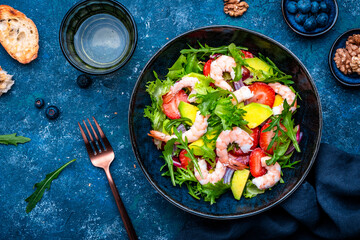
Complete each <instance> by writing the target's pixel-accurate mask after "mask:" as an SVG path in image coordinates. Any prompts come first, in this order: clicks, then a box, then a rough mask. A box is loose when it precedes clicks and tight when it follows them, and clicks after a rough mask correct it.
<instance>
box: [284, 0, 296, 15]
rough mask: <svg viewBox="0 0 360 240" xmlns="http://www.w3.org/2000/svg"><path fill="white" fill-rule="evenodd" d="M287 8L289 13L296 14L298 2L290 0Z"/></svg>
mask: <svg viewBox="0 0 360 240" xmlns="http://www.w3.org/2000/svg"><path fill="white" fill-rule="evenodd" d="M286 10H287V11H288V12H289V13H292V14H295V13H296V12H297V10H298V9H297V6H296V2H294V1H290V2H288V3H287V4H286Z"/></svg>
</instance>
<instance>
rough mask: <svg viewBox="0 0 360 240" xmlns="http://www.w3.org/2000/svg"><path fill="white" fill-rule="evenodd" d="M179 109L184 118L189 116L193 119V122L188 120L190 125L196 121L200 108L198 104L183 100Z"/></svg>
mask: <svg viewBox="0 0 360 240" xmlns="http://www.w3.org/2000/svg"><path fill="white" fill-rule="evenodd" d="M179 111H180V115H181V117H182V118H188V119H190V120H191V123H188V122H186V123H187V124H188V125H190V126H192V125H193V123H194V122H195V118H196V113H197V112H198V111H199V108H197V107H196V106H194V105H192V104H190V103H186V102H183V101H181V102H180V104H179Z"/></svg>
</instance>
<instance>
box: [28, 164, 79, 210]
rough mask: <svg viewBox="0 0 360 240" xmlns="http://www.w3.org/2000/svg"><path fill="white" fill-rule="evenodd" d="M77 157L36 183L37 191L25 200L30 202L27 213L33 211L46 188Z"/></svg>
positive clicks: (48, 187)
mask: <svg viewBox="0 0 360 240" xmlns="http://www.w3.org/2000/svg"><path fill="white" fill-rule="evenodd" d="M75 160H76V159H73V160H71V161H69V162H67V163H65V164H64V165H63V166H61V167H60V168H59V169H57V170H55V171H54V172H52V173H49V174H47V175H46V177H45V179H44V180H42V181H41V182H39V183H36V184H35V185H34V188H36V189H35V191H34V193H33V194H31V195H30V196H29V197H28V198H27V199H25V201H26V202H27V203H28V204H27V206H26V213H29V212H31V210H33V208H34V207H35V206H36V204H37V203H38V202H39V201H40V200H41V198H42V197H43V195H44V192H45V190H46V189H48V190H49V189H50V185H51V183H52V181H53V180H54V179H56V178H57V177H58V176H59V174H60V173H61V172H62V170H64V168H65V167H67V166H68V165H69V164H70V163H72V162H74V161H75Z"/></svg>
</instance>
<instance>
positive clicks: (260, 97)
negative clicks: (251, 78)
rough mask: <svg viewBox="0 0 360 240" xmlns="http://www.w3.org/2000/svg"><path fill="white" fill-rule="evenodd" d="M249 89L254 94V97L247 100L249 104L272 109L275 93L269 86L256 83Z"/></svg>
mask: <svg viewBox="0 0 360 240" xmlns="http://www.w3.org/2000/svg"><path fill="white" fill-rule="evenodd" d="M249 89H250V90H251V92H253V93H254V96H253V97H252V98H250V99H249V100H248V101H249V102H250V103H252V102H256V103H261V104H265V105H268V106H269V107H271V108H272V106H273V105H274V101H275V91H274V90H273V89H272V88H271V87H270V86H269V85H267V84H266V83H262V82H256V83H254V84H252V85H250V86H249Z"/></svg>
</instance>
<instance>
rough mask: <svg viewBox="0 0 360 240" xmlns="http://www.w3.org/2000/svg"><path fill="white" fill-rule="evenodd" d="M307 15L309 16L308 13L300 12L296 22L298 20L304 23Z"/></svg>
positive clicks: (301, 23)
mask: <svg viewBox="0 0 360 240" xmlns="http://www.w3.org/2000/svg"><path fill="white" fill-rule="evenodd" d="M307 17H308V15H307V14H302V13H298V14H296V16H295V22H297V23H298V24H300V25H303V24H304V22H305V20H306V18H307Z"/></svg>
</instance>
